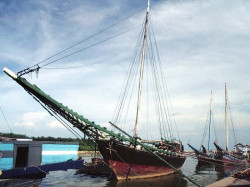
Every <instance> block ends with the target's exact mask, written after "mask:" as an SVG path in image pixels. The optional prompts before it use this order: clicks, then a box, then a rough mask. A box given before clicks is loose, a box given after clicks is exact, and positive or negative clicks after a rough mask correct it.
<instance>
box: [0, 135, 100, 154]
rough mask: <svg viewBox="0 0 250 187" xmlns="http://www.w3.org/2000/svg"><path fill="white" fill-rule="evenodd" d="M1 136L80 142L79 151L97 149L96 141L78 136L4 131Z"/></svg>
mask: <svg viewBox="0 0 250 187" xmlns="http://www.w3.org/2000/svg"><path fill="white" fill-rule="evenodd" d="M0 137H9V138H24V139H26V138H27V139H33V140H36V141H57V142H79V151H94V150H95V143H94V142H93V141H92V140H89V139H82V140H79V139H76V138H61V137H52V136H48V137H44V136H38V137H34V136H32V137H29V136H26V135H24V134H14V133H2V132H0Z"/></svg>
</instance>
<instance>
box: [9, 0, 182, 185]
mask: <svg viewBox="0 0 250 187" xmlns="http://www.w3.org/2000/svg"><path fill="white" fill-rule="evenodd" d="M148 18H149V1H148V7H147V11H146V17H145V22H144V28H143V30H144V32H143V33H144V34H143V40H142V53H141V64H140V78H139V89H138V101H137V113H136V120H135V134H134V135H133V136H132V135H129V134H128V133H126V132H125V131H123V130H122V129H121V128H119V127H118V126H117V125H115V124H113V123H111V125H112V126H113V127H114V128H115V129H116V130H117V131H119V132H120V133H115V132H114V131H111V130H108V129H107V128H105V127H101V126H100V125H97V124H96V123H95V122H93V121H90V120H88V119H87V118H84V117H83V116H81V115H79V114H77V113H76V112H74V111H73V110H71V109H69V108H68V107H66V106H64V105H63V104H62V103H59V102H58V101H56V100H55V99H53V98H51V97H50V96H49V95H47V94H46V93H44V92H43V91H42V90H41V89H40V88H38V87H37V86H36V85H32V84H31V83H29V82H28V81H27V80H26V79H24V78H23V77H22V75H23V74H25V73H26V72H33V71H36V69H26V70H24V71H22V72H21V73H19V74H15V73H13V72H12V71H10V70H8V69H7V68H4V72H5V73H6V74H8V75H9V76H10V77H11V78H12V79H13V80H14V81H16V82H17V83H18V84H19V85H21V86H22V87H23V88H24V89H25V91H27V92H28V93H29V94H30V95H31V96H32V97H33V98H34V99H35V100H36V101H37V102H39V103H40V104H41V105H42V106H43V108H45V109H46V110H47V111H48V112H49V113H50V114H52V115H53V116H55V117H56V118H58V116H60V118H59V119H61V117H63V118H64V119H65V120H66V121H67V122H69V123H71V124H72V125H73V126H74V127H76V128H78V129H79V130H80V131H82V132H83V133H84V134H85V135H87V136H88V137H89V138H91V139H93V140H94V141H95V142H96V143H97V145H98V147H99V150H100V153H101V154H102V156H103V158H104V161H105V162H106V163H107V164H109V165H110V167H111V168H112V170H113V172H114V174H115V176H116V178H117V179H118V180H122V179H137V178H148V177H156V176H163V175H168V174H171V173H174V172H179V173H180V174H182V173H181V172H180V171H179V169H180V168H181V167H182V165H183V163H184V161H185V159H186V156H185V155H184V153H183V146H182V143H181V141H175V140H173V139H171V140H165V139H161V140H159V141H149V140H145V141H143V140H142V139H141V138H140V137H139V135H138V126H139V114H140V107H141V106H140V105H141V92H142V81H143V71H144V61H145V55H146V45H147V31H148ZM38 68H39V67H38ZM161 105H164V103H162V104H161ZM182 175H183V174H182Z"/></svg>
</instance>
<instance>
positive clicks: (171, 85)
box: [0, 0, 250, 149]
mask: <svg viewBox="0 0 250 187" xmlns="http://www.w3.org/2000/svg"><path fill="white" fill-rule="evenodd" d="M146 4H147V2H146V1H145V0H138V1H128V0H120V1H117V0H110V1H105V0H104V1H97V0H96V1H95V0H94V1H93V0H83V1H79V0H76V1H69V0H66V1H48V0H45V1H28V0H24V1H21V2H20V1H0V36H1V37H0V68H1V69H3V68H4V67H7V68H9V69H11V70H12V71H14V72H18V71H20V70H23V69H25V68H27V67H30V66H32V65H34V64H37V63H38V62H41V61H43V60H44V59H46V58H48V57H50V56H52V55H54V54H56V53H57V52H59V51H61V50H63V49H65V48H67V47H69V46H71V45H73V44H75V43H77V42H79V41H82V40H83V39H85V38H86V37H88V36H90V35H93V34H95V33H97V32H99V31H101V30H102V29H104V28H107V27H108V26H110V25H112V24H114V23H117V22H119V21H120V20H122V19H123V18H126V17H128V16H129V15H132V14H134V13H135V12H138V11H139V10H141V9H143V10H142V11H139V12H138V13H136V14H135V15H133V16H131V17H130V18H128V19H126V20H125V21H123V22H121V23H120V24H117V25H116V26H114V27H112V28H110V29H108V30H106V31H105V32H102V33H101V34H99V35H97V36H96V37H93V38H91V39H89V40H87V41H85V42H83V43H81V44H80V45H77V46H76V47H75V48H74V49H70V50H69V51H67V52H66V53H64V54H61V56H60V55H59V57H62V56H63V55H67V54H70V53H72V52H74V51H77V50H80V49H83V48H86V47H88V46H90V45H93V44H95V43H97V42H100V41H102V40H105V39H106V38H110V37H113V36H115V35H117V34H120V33H122V32H124V31H127V30H129V29H131V28H135V27H136V28H135V29H132V30H131V31H129V32H126V33H124V34H122V35H120V36H118V37H115V38H113V39H110V40H108V41H105V42H103V43H101V44H99V45H96V46H94V47H91V48H89V49H86V50H83V51H82V52H80V53H77V54H75V55H73V56H71V57H68V58H65V59H63V60H60V61H58V62H56V63H53V64H51V65H48V66H46V68H58V69H45V68H42V69H41V70H40V72H39V74H38V77H36V74H34V73H33V74H32V75H25V76H24V77H25V78H26V79H27V80H28V81H30V82H31V83H33V84H36V85H38V86H39V87H40V88H41V89H42V90H43V91H45V93H47V94H49V95H51V96H52V97H53V98H55V99H56V100H58V101H60V102H62V103H63V104H65V105H67V106H68V107H70V108H72V109H73V110H74V111H77V112H78V113H79V114H82V115H83V116H84V117H86V118H88V119H91V120H93V121H95V122H96V123H98V124H101V125H104V126H107V125H108V121H110V120H111V118H112V116H113V113H114V110H115V106H116V103H117V100H118V98H119V94H120V91H121V89H122V83H123V81H124V78H125V76H126V72H127V69H128V67H129V64H130V61H131V57H132V54H133V51H134V48H135V45H136V42H135V41H136V40H137V38H138V35H139V32H140V29H139V28H140V27H138V26H139V25H141V24H142V23H143V19H144V16H145V11H146ZM150 17H151V21H152V26H153V28H154V32H155V35H156V40H157V45H158V50H159V54H160V58H161V62H162V64H163V71H164V74H165V78H166V82H167V85H168V90H169V95H170V99H171V103H172V107H173V111H174V116H175V120H176V123H177V127H178V132H179V135H180V139H181V140H182V141H183V143H184V146H185V147H186V149H188V148H187V145H186V144H187V143H190V144H192V145H194V146H196V147H199V146H200V143H201V139H202V137H203V131H204V127H205V125H206V121H207V118H208V111H209V102H210V97H211V96H210V92H211V90H213V107H214V110H213V112H214V114H215V116H216V117H214V121H216V122H215V125H216V128H217V130H219V129H220V130H219V132H218V133H217V136H218V139H221V140H220V141H221V145H222V146H224V145H225V138H224V137H225V132H224V110H225V109H224V105H225V98H224V94H225V90H224V84H225V83H227V88H228V99H229V104H230V111H231V112H230V115H231V116H232V118H230V121H231V119H232V121H233V125H234V129H235V132H236V138H237V143H238V142H241V143H243V144H248V145H249V144H250V139H249V134H250V129H249V126H250V115H249V112H250V82H249V74H250V62H249V59H250V53H249V51H250V2H249V1H244V0H238V1H234V0H208V1H198V0H178V1H177V0H168V1H161V0H152V1H151V8H150ZM53 59H56V58H52V59H51V60H53ZM46 62H47V61H46ZM48 62H49V61H48ZM90 64H94V65H90ZM74 66H82V67H80V68H71V69H59V68H65V67H74ZM0 82H1V84H0V93H1V94H0V107H1V109H2V111H3V112H4V114H5V117H6V118H7V121H8V123H9V126H10V128H11V130H12V132H14V133H20V134H26V135H28V136H55V137H59V136H60V137H74V136H73V135H72V134H71V133H70V132H69V131H68V130H66V129H65V128H64V127H63V126H62V125H61V124H59V123H58V122H57V121H56V120H55V119H54V118H53V117H52V116H50V115H49V114H48V113H47V111H45V110H44V109H43V108H42V107H41V106H40V105H39V104H38V103H37V102H36V101H35V100H34V99H32V97H30V95H29V94H27V93H26V92H25V91H24V90H23V88H22V87H20V86H19V85H18V84H16V83H15V82H14V81H13V80H12V79H10V78H9V77H8V76H6V75H5V74H4V73H3V72H2V73H0ZM229 127H230V132H229V134H230V137H229V145H230V147H231V148H232V145H233V144H234V143H235V142H234V141H233V140H234V135H233V133H232V132H231V131H232V126H231V123H230V125H229ZM132 129H133V127H132V126H131V124H128V125H127V127H125V130H126V131H128V132H131V130H132ZM144 130H145V129H144V127H141V128H140V127H139V134H141V136H144V135H145V132H146V131H144ZM157 130H158V129H157V128H154V127H153V128H152V130H151V131H152V133H153V134H154V136H153V138H156V137H157V136H158V135H159V132H158V131H157ZM0 132H10V129H9V127H8V125H7V124H6V121H5V119H4V117H3V115H2V114H0ZM211 139H212V140H214V139H215V138H214V135H213V133H212V137H211Z"/></svg>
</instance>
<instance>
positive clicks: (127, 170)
mask: <svg viewBox="0 0 250 187" xmlns="http://www.w3.org/2000/svg"><path fill="white" fill-rule="evenodd" d="M109 164H110V167H111V168H112V169H113V171H114V173H115V175H116V178H117V179H118V180H125V179H142V178H150V177H159V176H164V175H169V174H172V173H174V172H175V171H174V170H173V169H172V168H170V167H163V166H148V165H137V164H127V163H124V162H118V161H113V160H109ZM177 169H180V168H177Z"/></svg>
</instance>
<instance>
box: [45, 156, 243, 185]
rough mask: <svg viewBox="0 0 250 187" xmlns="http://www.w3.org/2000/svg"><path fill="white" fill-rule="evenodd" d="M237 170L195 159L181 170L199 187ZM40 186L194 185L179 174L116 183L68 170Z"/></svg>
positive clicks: (48, 178)
mask: <svg viewBox="0 0 250 187" xmlns="http://www.w3.org/2000/svg"><path fill="white" fill-rule="evenodd" d="M92 156H93V155H87V156H83V158H84V159H85V161H90V160H91V157H92ZM239 169H243V168H239V167H228V166H226V167H225V166H221V165H214V164H204V163H201V162H198V161H197V160H196V159H192V158H187V160H186V162H185V163H184V165H183V167H182V169H181V170H182V172H183V173H184V174H185V175H187V176H189V177H190V178H192V179H193V180H195V181H196V182H197V183H198V184H200V185H201V186H206V185H209V184H211V183H214V182H216V181H218V180H220V179H222V178H224V177H226V176H229V175H231V174H232V173H234V172H236V171H237V170H239ZM40 186H60V187H61V186H81V187H82V186H106V187H110V186H112V187H113V186H116V187H128V186H133V187H134V186H135V187H137V186H149V187H150V186H152V187H155V186H156V187H163V186H164V187H165V186H167V187H168V186H179V187H192V186H195V185H194V184H192V183H191V182H190V181H188V180H187V179H185V178H183V177H181V176H180V175H179V174H174V175H169V176H163V177H156V178H149V179H140V180H139V179H138V180H128V181H116V180H112V179H109V178H107V177H96V176H91V175H86V174H79V175H75V170H68V171H57V172H51V173H50V174H49V175H47V177H46V178H45V179H43V181H42V183H41V185H40Z"/></svg>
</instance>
